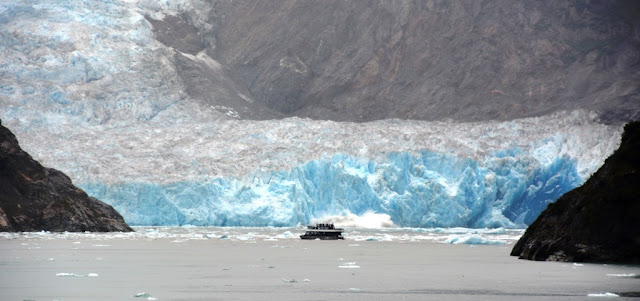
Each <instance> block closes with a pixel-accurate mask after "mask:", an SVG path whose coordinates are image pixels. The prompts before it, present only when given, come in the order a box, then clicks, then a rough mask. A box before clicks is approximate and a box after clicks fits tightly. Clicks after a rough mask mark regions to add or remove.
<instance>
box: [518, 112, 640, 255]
mask: <svg viewBox="0 0 640 301" xmlns="http://www.w3.org/2000/svg"><path fill="white" fill-rule="evenodd" d="M639 153H640V122H634V123H630V124H627V126H626V127H625V132H624V134H623V136H622V142H621V144H620V148H619V149H618V150H617V151H616V152H615V153H614V154H613V155H611V157H609V158H608V159H607V160H606V161H605V164H604V165H603V166H602V167H601V168H600V169H599V170H598V171H597V172H596V173H594V174H593V176H591V178H590V179H589V180H587V182H586V183H585V184H584V185H583V186H581V187H578V188H576V189H574V190H572V191H570V192H568V193H566V194H565V195H563V196H562V197H560V199H558V200H557V201H556V202H555V203H553V204H550V205H549V207H547V209H546V210H545V211H544V212H542V214H540V216H539V217H538V219H537V220H536V221H535V222H534V223H533V224H531V226H529V228H528V229H527V231H526V233H525V234H524V235H523V236H522V238H520V240H519V241H518V243H516V245H515V246H514V248H513V250H512V252H511V255H512V256H519V257H520V258H522V259H530V260H552V261H556V260H557V261H578V262H629V263H640V214H639V213H640V188H639V187H640V157H639V156H638V154H639Z"/></svg>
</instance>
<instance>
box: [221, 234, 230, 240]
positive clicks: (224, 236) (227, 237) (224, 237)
mask: <svg viewBox="0 0 640 301" xmlns="http://www.w3.org/2000/svg"><path fill="white" fill-rule="evenodd" d="M220 239H229V236H228V235H226V234H225V235H222V236H220Z"/></svg>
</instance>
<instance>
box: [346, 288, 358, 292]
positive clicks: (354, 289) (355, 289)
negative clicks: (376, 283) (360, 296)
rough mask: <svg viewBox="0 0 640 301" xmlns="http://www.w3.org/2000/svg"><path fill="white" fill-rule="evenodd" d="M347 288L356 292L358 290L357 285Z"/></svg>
mask: <svg viewBox="0 0 640 301" xmlns="http://www.w3.org/2000/svg"><path fill="white" fill-rule="evenodd" d="M349 290H350V291H356V292H359V291H360V289H359V288H357V287H350V288H349Z"/></svg>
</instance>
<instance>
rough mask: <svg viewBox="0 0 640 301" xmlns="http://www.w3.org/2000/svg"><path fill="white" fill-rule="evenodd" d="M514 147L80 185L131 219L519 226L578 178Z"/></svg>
mask: <svg viewBox="0 0 640 301" xmlns="http://www.w3.org/2000/svg"><path fill="white" fill-rule="evenodd" d="M514 153H517V151H515V150H512V151H508V152H502V153H500V154H496V155H495V156H492V157H489V159H487V160H486V161H484V162H477V161H475V160H472V159H468V158H458V157H455V156H450V155H446V154H441V153H437V152H433V151H421V152H419V153H418V154H416V155H412V154H409V153H406V152H402V153H391V154H389V155H388V156H387V157H386V158H387V159H386V160H385V161H383V162H380V163H376V162H373V161H370V160H364V159H357V158H354V157H352V156H347V155H341V154H338V155H334V156H332V157H331V158H330V159H328V160H314V161H311V162H308V163H305V164H302V165H300V166H297V167H295V168H292V169H289V170H286V171H276V172H269V173H262V174H258V175H254V176H252V177H251V180H250V181H246V180H242V179H237V178H216V179H212V180H208V181H198V182H176V183H164V184H162V183H149V182H126V183H117V184H112V185H105V184H102V183H82V184H81V185H80V186H81V187H82V188H83V189H85V191H87V192H88V193H89V194H90V195H93V196H95V197H97V198H99V199H101V200H104V201H106V202H108V203H110V204H111V205H113V206H114V207H115V208H116V209H117V210H118V211H119V212H120V213H121V214H123V216H125V219H126V220H127V222H129V223H130V224H132V225H185V224H190V225H215V226H292V225H296V224H306V223H308V222H309V221H311V220H313V219H318V218H322V217H331V216H341V215H347V214H355V215H363V214H365V213H367V212H370V211H374V212H377V213H383V214H387V215H389V216H390V218H391V220H392V221H393V223H394V224H395V225H398V226H404V227H471V228H479V227H493V228H495V227H524V226H525V225H527V224H529V223H531V222H532V221H533V220H534V219H535V218H536V217H537V215H538V214H539V213H540V212H541V211H542V210H544V208H546V206H547V205H548V204H549V203H551V202H553V201H555V200H556V199H557V198H558V197H559V196H560V195H562V194H563V193H565V192H566V191H568V190H570V189H572V188H574V187H576V186H577V185H579V184H581V183H582V181H583V179H581V178H580V177H579V176H578V174H577V169H576V166H577V164H576V160H575V159H571V158H569V157H568V156H563V157H559V158H556V159H554V160H553V162H551V164H549V165H546V166H544V165H541V164H540V163H539V162H538V161H536V160H531V159H529V160H527V159H526V158H523V159H517V158H515V157H514V156H513V154H514ZM506 154H511V155H506Z"/></svg>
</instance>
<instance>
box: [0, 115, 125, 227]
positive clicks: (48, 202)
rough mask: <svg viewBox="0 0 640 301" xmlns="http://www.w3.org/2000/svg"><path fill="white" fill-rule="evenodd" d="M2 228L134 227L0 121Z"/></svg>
mask: <svg viewBox="0 0 640 301" xmlns="http://www.w3.org/2000/svg"><path fill="white" fill-rule="evenodd" d="M0 231H2V232H20V231H24V232H28V231H54V232H62V231H69V232H82V231H91V232H110V231H123V232H125V231H133V230H132V229H131V228H130V227H129V226H128V225H127V224H126V223H125V222H124V219H123V218H122V216H121V215H120V214H119V213H118V212H117V211H116V210H115V209H113V207H111V206H109V205H107V204H105V203H103V202H101V201H99V200H97V199H95V198H93V197H90V196H88V195H87V194H86V193H85V192H84V191H83V190H81V189H80V188H78V187H76V186H74V185H73V183H72V182H71V179H70V178H69V177H68V176H67V175H65V174H64V173H62V172H61V171H59V170H56V169H53V168H46V167H43V166H42V165H41V164H40V163H38V162H37V161H36V160H34V159H33V158H32V157H31V156H30V155H29V154H28V153H26V152H25V151H23V150H22V149H21V148H20V145H19V144H18V140H17V139H16V137H15V135H13V133H12V132H11V131H10V130H9V129H7V128H6V127H4V126H2V122H1V121H0Z"/></svg>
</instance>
